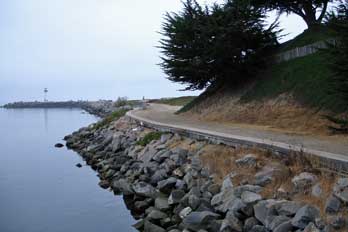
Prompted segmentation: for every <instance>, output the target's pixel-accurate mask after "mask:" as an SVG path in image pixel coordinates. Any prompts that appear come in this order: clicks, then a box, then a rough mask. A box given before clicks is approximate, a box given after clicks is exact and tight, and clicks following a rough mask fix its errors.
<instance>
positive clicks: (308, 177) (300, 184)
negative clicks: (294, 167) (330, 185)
mask: <svg viewBox="0 0 348 232" xmlns="http://www.w3.org/2000/svg"><path fill="white" fill-rule="evenodd" d="M317 180H318V177H317V176H316V175H314V174H312V173H309V172H302V173H300V174H299V175H297V176H295V177H294V178H292V180H291V182H292V183H293V185H294V186H295V188H296V190H299V191H301V190H306V189H309V188H311V187H312V186H313V184H314V183H315V182H316V181H317Z"/></svg>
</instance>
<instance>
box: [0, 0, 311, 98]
mask: <svg viewBox="0 0 348 232" xmlns="http://www.w3.org/2000/svg"><path fill="white" fill-rule="evenodd" d="M199 2H201V3H204V2H206V1H203V0H201V1H199ZM207 2H208V3H211V2H213V1H207ZM180 8H181V2H180V0H148V1H144V0H133V1H126V0H1V1H0V35H1V36H0V51H1V52H0V104H3V103H6V102H10V101H17V100H42V98H43V89H44V88H45V87H47V88H48V89H49V94H48V96H49V100H69V99H72V100H77V99H90V100H96V99H115V98H116V97H117V96H128V97H129V98H132V99H135V98H141V97H142V96H145V97H147V98H153V97H170V96H179V95H190V94H195V93H192V92H179V91H177V90H178V89H180V88H182V86H179V85H176V84H173V83H171V82H169V81H168V80H166V79H165V75H164V74H163V72H162V71H161V69H160V68H159V67H158V66H157V65H156V64H157V63H159V61H160V60H159V50H158V49H157V48H156V47H155V46H156V45H158V41H159V39H160V35H159V34H158V33H157V32H158V31H160V28H161V22H162V18H163V14H164V13H165V12H166V11H177V10H179V9H180ZM281 26H282V27H286V28H287V30H285V33H290V34H289V36H287V37H286V39H290V38H292V37H294V36H296V35H297V34H299V33H301V32H302V31H303V30H304V29H305V24H304V23H303V22H302V20H301V19H300V18H298V17H296V16H291V17H289V18H287V17H283V18H282V24H281ZM196 94H197V93H196Z"/></svg>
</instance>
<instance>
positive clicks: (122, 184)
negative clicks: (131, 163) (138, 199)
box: [112, 179, 134, 195]
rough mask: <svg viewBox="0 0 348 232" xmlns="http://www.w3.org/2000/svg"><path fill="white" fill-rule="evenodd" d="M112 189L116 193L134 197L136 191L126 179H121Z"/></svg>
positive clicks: (113, 184) (115, 182)
mask: <svg viewBox="0 0 348 232" xmlns="http://www.w3.org/2000/svg"><path fill="white" fill-rule="evenodd" d="M112 189H113V190H114V191H115V192H116V193H119V192H121V193H123V194H124V195H132V194H134V191H133V189H132V186H131V185H130V184H129V183H128V181H127V180H126V179H119V180H116V181H114V182H113V183H112Z"/></svg>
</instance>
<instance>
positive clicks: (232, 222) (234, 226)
mask: <svg viewBox="0 0 348 232" xmlns="http://www.w3.org/2000/svg"><path fill="white" fill-rule="evenodd" d="M230 231H234V232H242V231H243V224H242V222H241V221H240V220H239V219H238V218H236V217H235V216H233V215H232V214H227V216H226V218H225V219H224V220H223V221H222V224H221V227H220V232H230Z"/></svg>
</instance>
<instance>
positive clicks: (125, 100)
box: [114, 97, 128, 107]
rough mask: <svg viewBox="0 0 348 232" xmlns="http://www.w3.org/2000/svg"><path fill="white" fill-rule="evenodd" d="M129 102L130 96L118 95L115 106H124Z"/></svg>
mask: <svg viewBox="0 0 348 232" xmlns="http://www.w3.org/2000/svg"><path fill="white" fill-rule="evenodd" d="M127 104H128V98H127V97H118V98H117V100H116V102H115V104H114V105H115V107H122V106H125V105H127Z"/></svg>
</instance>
